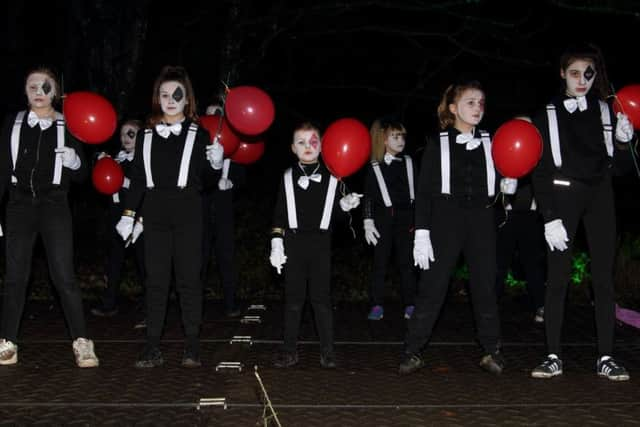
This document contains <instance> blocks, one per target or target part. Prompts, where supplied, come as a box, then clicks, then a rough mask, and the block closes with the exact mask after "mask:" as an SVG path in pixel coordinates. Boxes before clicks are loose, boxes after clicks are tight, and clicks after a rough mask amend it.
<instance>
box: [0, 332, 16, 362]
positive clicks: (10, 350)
mask: <svg viewBox="0 0 640 427" xmlns="http://www.w3.org/2000/svg"><path fill="white" fill-rule="evenodd" d="M16 363H18V346H17V345H15V344H14V343H12V342H11V341H9V340H5V339H4V338H0V365H15V364H16Z"/></svg>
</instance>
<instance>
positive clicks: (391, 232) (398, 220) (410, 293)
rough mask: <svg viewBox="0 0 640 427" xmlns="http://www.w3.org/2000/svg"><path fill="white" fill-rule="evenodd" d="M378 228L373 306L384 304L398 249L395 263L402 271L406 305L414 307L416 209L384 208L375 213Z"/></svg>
mask: <svg viewBox="0 0 640 427" xmlns="http://www.w3.org/2000/svg"><path fill="white" fill-rule="evenodd" d="M374 219H375V226H376V229H377V230H378V233H380V237H379V238H378V244H377V245H376V246H375V248H374V250H373V278H372V280H371V286H370V288H369V299H370V301H371V305H382V304H383V301H384V279H385V275H386V273H387V265H388V264H389V258H390V257H391V251H392V249H393V248H395V264H396V266H397V268H398V270H399V272H400V286H401V287H400V289H401V293H402V302H403V303H404V305H405V306H407V305H413V302H414V298H415V294H416V278H415V275H414V274H415V272H414V268H413V255H412V253H413V252H412V251H413V210H407V209H403V210H400V209H394V208H393V207H391V208H383V209H377V210H376V213H375V218H374Z"/></svg>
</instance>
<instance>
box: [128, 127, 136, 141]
mask: <svg viewBox="0 0 640 427" xmlns="http://www.w3.org/2000/svg"><path fill="white" fill-rule="evenodd" d="M126 135H127V136H128V137H129V138H131V139H133V138H135V137H136V131H134V130H133V129H129V130H128V131H127V132H126Z"/></svg>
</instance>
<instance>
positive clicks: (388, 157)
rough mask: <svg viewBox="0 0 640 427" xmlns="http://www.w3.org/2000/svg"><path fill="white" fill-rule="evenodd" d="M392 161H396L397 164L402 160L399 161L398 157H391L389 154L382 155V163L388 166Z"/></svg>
mask: <svg viewBox="0 0 640 427" xmlns="http://www.w3.org/2000/svg"><path fill="white" fill-rule="evenodd" d="M394 160H396V161H398V162H400V161H402V159H401V158H399V157H396V156H392V155H391V154H389V153H384V162H385V163H386V164H387V165H390V164H391V162H393V161H394Z"/></svg>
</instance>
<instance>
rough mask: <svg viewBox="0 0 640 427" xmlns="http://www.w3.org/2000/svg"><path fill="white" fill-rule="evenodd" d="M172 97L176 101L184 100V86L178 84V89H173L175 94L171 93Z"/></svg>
mask: <svg viewBox="0 0 640 427" xmlns="http://www.w3.org/2000/svg"><path fill="white" fill-rule="evenodd" d="M171 97H172V98H173V99H174V100H175V101H176V102H180V101H182V99H183V98H184V92H183V90H182V88H181V87H180V86H178V87H177V88H176V90H174V91H173V94H172V95H171Z"/></svg>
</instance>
